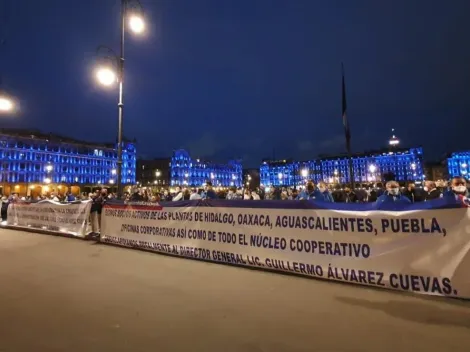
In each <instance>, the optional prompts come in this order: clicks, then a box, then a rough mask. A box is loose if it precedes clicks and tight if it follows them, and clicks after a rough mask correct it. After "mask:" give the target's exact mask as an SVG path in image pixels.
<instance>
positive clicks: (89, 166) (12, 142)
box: [0, 130, 136, 185]
mask: <svg viewBox="0 0 470 352" xmlns="http://www.w3.org/2000/svg"><path fill="white" fill-rule="evenodd" d="M15 131H16V132H5V131H1V132H0V166H1V169H0V170H1V171H0V182H2V183H28V184H29V183H39V184H44V183H46V184H48V183H52V184H54V183H63V184H77V185H80V184H82V185H100V184H103V185H106V184H114V183H115V182H116V162H117V150H116V148H114V146H112V145H94V144H88V143H85V142H79V141H76V140H73V139H67V138H63V137H59V136H54V135H45V134H41V133H39V132H35V131H34V132H28V131H20V132H18V131H17V130H15ZM116 147H117V146H116ZM122 158H123V164H122V183H123V184H133V183H135V167H136V149H135V146H134V144H133V143H127V142H126V143H125V144H124V146H123V156H122Z"/></svg>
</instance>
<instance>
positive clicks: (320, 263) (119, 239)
mask: <svg viewBox="0 0 470 352" xmlns="http://www.w3.org/2000/svg"><path fill="white" fill-rule="evenodd" d="M230 203H233V202H230ZM258 204H259V202H258ZM232 206H233V205H232ZM232 206H230V207H226V208H225V207H208V206H200V207H196V206H188V207H158V206H157V207H152V206H125V205H118V204H108V205H106V206H105V208H104V209H103V213H102V231H101V240H102V241H103V242H109V243H115V244H120V245H123V246H128V247H138V248H144V249H149V250H153V251H156V252H163V253H168V254H173V255H179V256H183V257H190V258H197V259H204V260H209V261H214V262H223V263H230V264H237V265H242V266H253V267H258V268H263V269H268V270H275V271H284V272H290V273H295V274H300V275H304V276H310V277H315V278H323V279H329V280H338V281H343V282H349V283H355V284H362V285H370V286H375V287H382V288H390V289H397V290H403V291H411V292H416V293H423V294H431V295H442V296H451V297H465V298H470V275H469V273H470V252H469V249H470V209H468V208H453V209H427V210H412V211H379V210H374V211H344V210H322V209H272V208H271V209H269V208H259V207H258V206H257V208H256V209H255V208H246V207H240V208H237V207H232Z"/></svg>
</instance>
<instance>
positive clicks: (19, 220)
mask: <svg viewBox="0 0 470 352" xmlns="http://www.w3.org/2000/svg"><path fill="white" fill-rule="evenodd" d="M90 209H91V201H85V202H75V203H59V202H54V201H52V200H44V201H40V202H37V203H13V204H10V205H9V206H8V216H7V225H8V226H14V227H27V228H32V229H40V230H45V231H52V232H58V233H65V234H69V235H73V236H78V237H85V235H86V230H87V225H88V219H89V217H90Z"/></svg>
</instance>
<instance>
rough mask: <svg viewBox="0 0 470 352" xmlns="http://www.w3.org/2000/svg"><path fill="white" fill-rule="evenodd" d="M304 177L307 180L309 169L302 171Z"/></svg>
mask: <svg viewBox="0 0 470 352" xmlns="http://www.w3.org/2000/svg"><path fill="white" fill-rule="evenodd" d="M300 173H301V175H302V177H304V178H306V177H307V176H308V170H307V169H303V170H302V171H300Z"/></svg>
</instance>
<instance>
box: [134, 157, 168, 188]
mask: <svg viewBox="0 0 470 352" xmlns="http://www.w3.org/2000/svg"><path fill="white" fill-rule="evenodd" d="M170 165H171V158H158V159H152V160H143V159H137V169H136V174H137V176H136V177H137V182H138V183H139V184H141V185H142V186H149V185H152V186H157V187H166V186H169V185H170Z"/></svg>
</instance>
